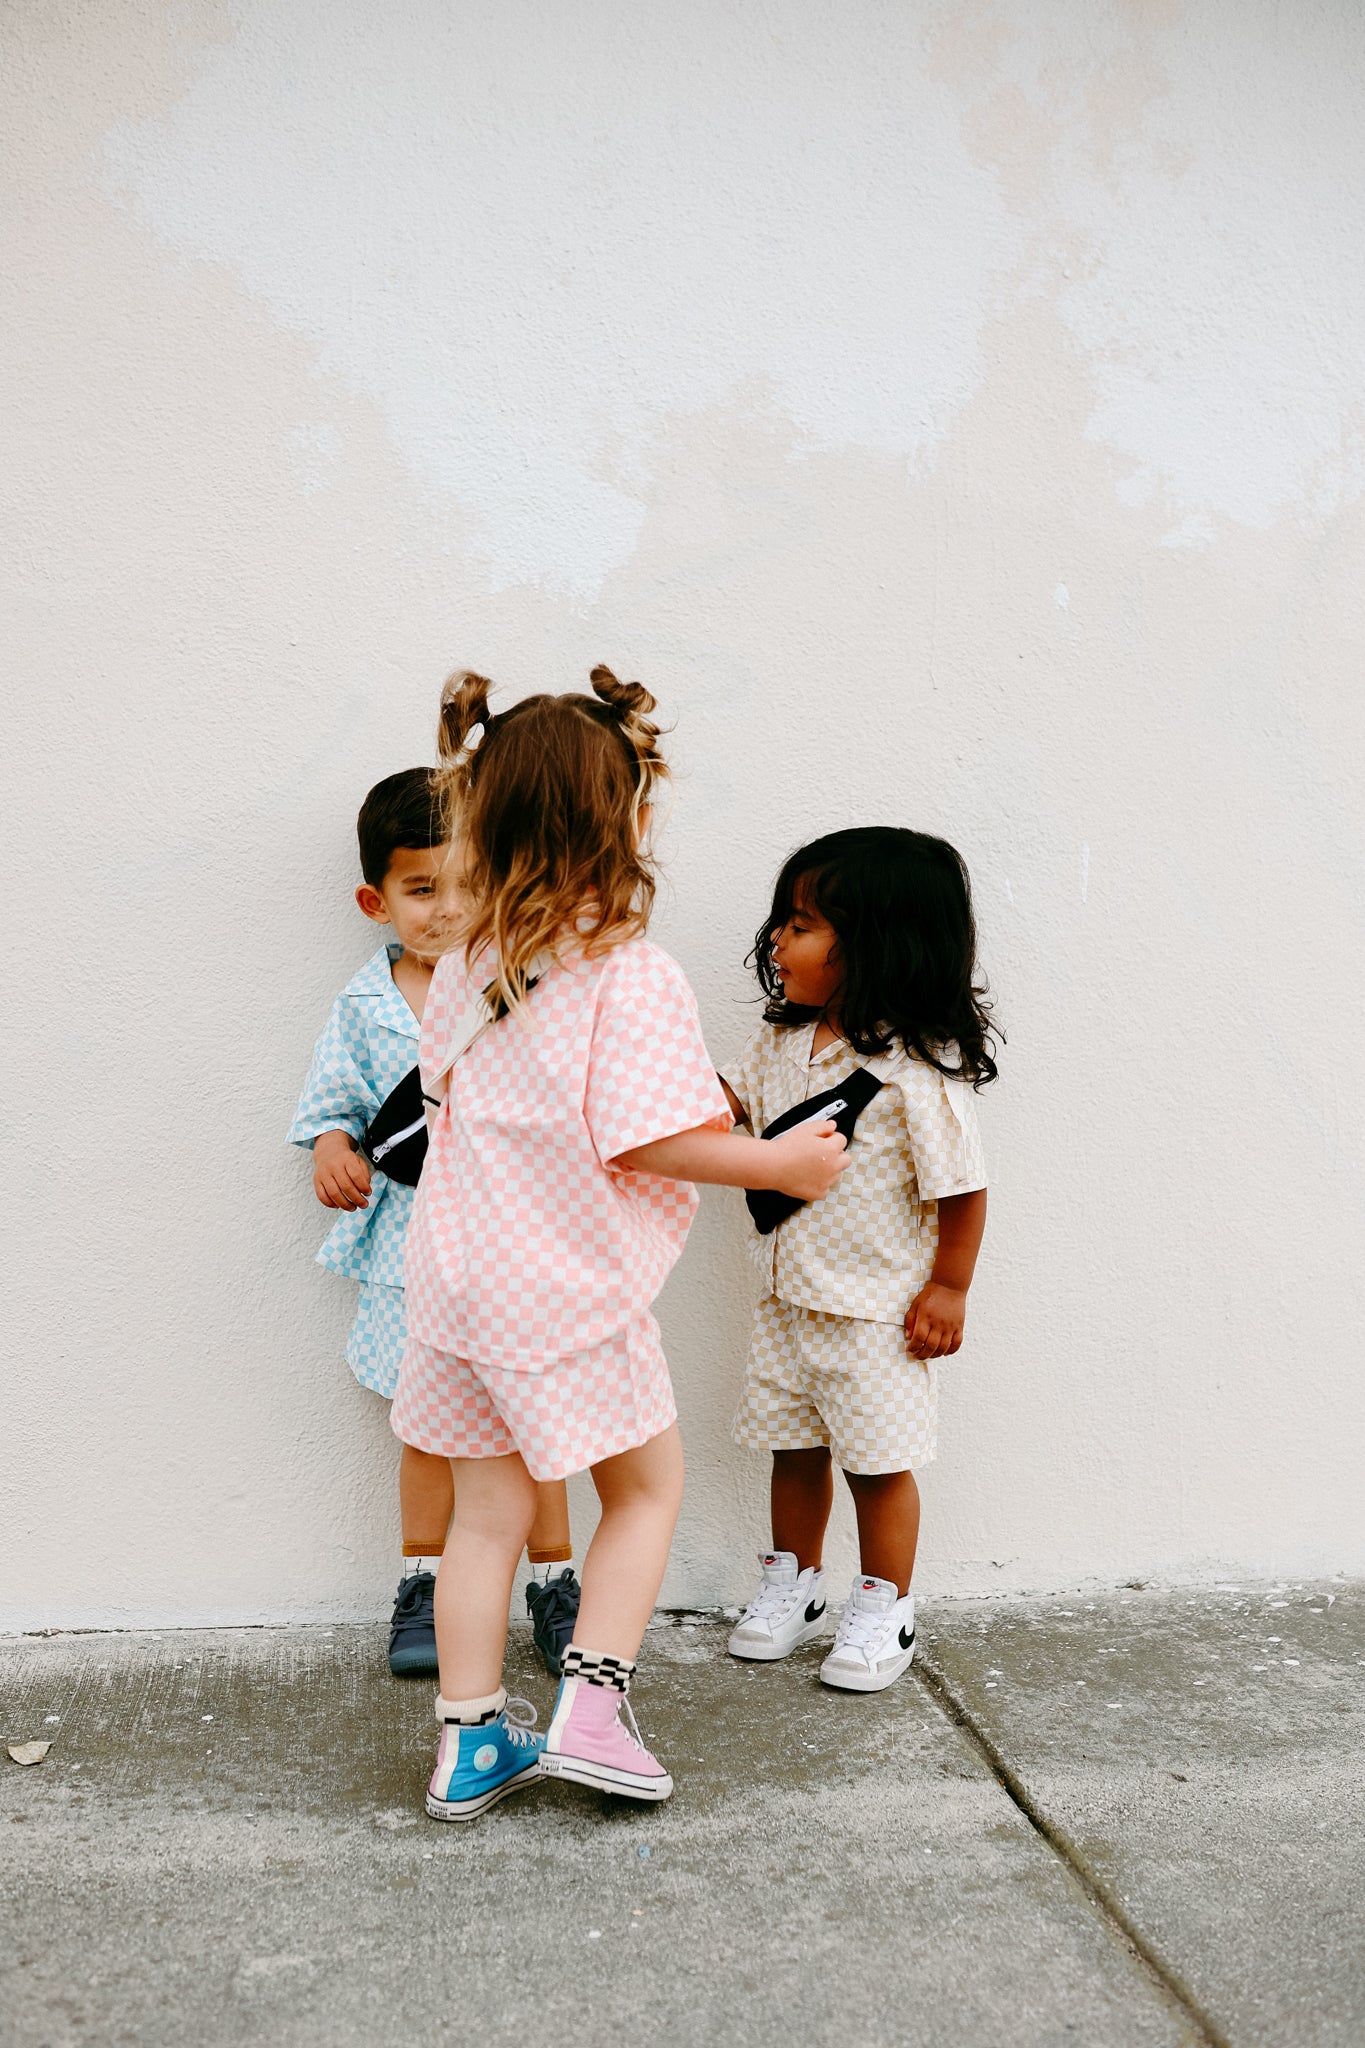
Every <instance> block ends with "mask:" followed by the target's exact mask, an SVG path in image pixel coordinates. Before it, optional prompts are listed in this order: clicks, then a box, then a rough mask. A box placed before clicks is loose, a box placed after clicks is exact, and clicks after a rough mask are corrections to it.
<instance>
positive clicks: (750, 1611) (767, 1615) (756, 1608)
mask: <svg viewBox="0 0 1365 2048" xmlns="http://www.w3.org/2000/svg"><path fill="white" fill-rule="evenodd" d="M800 1594H801V1588H800V1587H799V1586H776V1585H773V1584H772V1583H771V1582H770V1581H769V1580H767V1579H765V1580H764V1582H763V1584H762V1585H761V1586H760V1587H759V1589H758V1592H757V1593H756V1594H755V1596H754V1598H753V1599H752V1600H751V1601H750V1602H749V1604H748V1606H747V1607H746V1608H745V1610H744V1612H743V1614H741V1616H740V1617H739V1625H740V1627H741V1628H743V1626H744V1624H745V1622H746V1621H781V1619H782V1617H783V1615H784V1614H786V1613H787V1612H788V1611H789V1609H791V1608H792V1607H794V1606H795V1604H796V1602H797V1600H798V1599H799V1598H800Z"/></svg>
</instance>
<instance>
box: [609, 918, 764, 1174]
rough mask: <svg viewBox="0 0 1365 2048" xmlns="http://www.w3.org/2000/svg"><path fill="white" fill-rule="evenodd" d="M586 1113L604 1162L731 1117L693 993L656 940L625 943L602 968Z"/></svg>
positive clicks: (723, 1125) (720, 1126)
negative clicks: (703, 1032)
mask: <svg viewBox="0 0 1365 2048" xmlns="http://www.w3.org/2000/svg"><path fill="white" fill-rule="evenodd" d="M583 1113H584V1115H585V1117H586V1119H587V1124H588V1130H589V1132H590V1134H591V1137H592V1141H593V1144H594V1146H595V1147H596V1150H597V1156H598V1158H599V1159H601V1160H602V1162H603V1164H604V1165H605V1164H607V1163H609V1162H610V1161H611V1160H613V1159H619V1158H620V1156H621V1154H622V1153H623V1152H633V1151H634V1150H635V1148H636V1146H637V1145H649V1144H652V1143H653V1142H654V1141H655V1140H656V1139H658V1138H671V1137H674V1136H676V1134H677V1133H678V1132H679V1131H693V1130H697V1129H698V1128H700V1127H701V1126H702V1125H704V1124H709V1125H711V1126H713V1127H714V1128H715V1129H717V1130H722V1131H728V1130H729V1128H730V1126H731V1123H732V1122H733V1118H732V1117H731V1114H730V1106H729V1104H728V1103H727V1102H726V1100H725V1091H724V1089H723V1088H722V1087H721V1085H720V1082H719V1080H718V1079H717V1076H716V1070H715V1067H714V1066H713V1064H712V1062H711V1057H710V1055H709V1053H708V1052H707V1050H706V1041H705V1039H704V1038H703V1037H702V1034H701V1019H700V1017H699V1016H698V1014H697V1000H696V997H695V996H694V995H693V993H692V990H691V988H690V987H689V986H688V981H687V977H686V975H685V974H684V973H683V971H682V969H681V967H679V966H678V964H677V962H676V961H675V960H671V959H670V958H669V956H668V955H667V953H663V952H661V951H660V950H659V948H658V947H657V946H651V945H649V944H647V943H631V944H627V945H625V946H621V947H619V948H618V949H617V951H616V952H615V953H614V954H613V955H612V956H611V957H610V958H609V959H608V961H607V964H606V966H605V968H604V970H603V973H602V979H601V982H600V984H599V986H598V1000H597V1011H596V1015H595V1017H594V1019H593V1032H592V1045H591V1049H590V1051H589V1055H588V1078H587V1089H586V1093H585V1097H584V1104H583Z"/></svg>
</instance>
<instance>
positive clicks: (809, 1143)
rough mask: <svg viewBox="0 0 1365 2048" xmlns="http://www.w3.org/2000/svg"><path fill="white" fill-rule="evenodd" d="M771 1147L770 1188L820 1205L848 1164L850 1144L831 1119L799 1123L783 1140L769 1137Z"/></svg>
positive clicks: (783, 1136)
mask: <svg viewBox="0 0 1365 2048" xmlns="http://www.w3.org/2000/svg"><path fill="white" fill-rule="evenodd" d="M767 1145H768V1149H769V1150H770V1151H771V1152H772V1154H773V1178H772V1179H771V1180H770V1181H769V1183H768V1185H769V1187H772V1188H776V1190H777V1192H778V1193H779V1194H780V1195H795V1196H797V1197H798V1198H799V1200H801V1201H803V1202H818V1201H819V1199H820V1197H821V1195H823V1194H827V1193H828V1191H829V1190H830V1188H832V1187H833V1186H834V1183H835V1181H836V1180H838V1178H839V1175H840V1174H841V1173H842V1172H843V1170H844V1168H845V1167H846V1166H847V1165H848V1141H847V1139H846V1138H845V1137H844V1134H843V1132H842V1131H839V1130H836V1129H835V1127H834V1125H833V1124H832V1123H831V1122H830V1121H829V1119H828V1117H821V1118H820V1119H819V1121H818V1122H814V1123H808V1124H798V1125H797V1127H796V1129H795V1130H794V1131H787V1132H784V1134H783V1135H782V1137H780V1138H769V1139H768V1141H767ZM779 1176H780V1178H779Z"/></svg>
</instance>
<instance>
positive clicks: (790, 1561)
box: [727, 1550, 825, 1664]
mask: <svg viewBox="0 0 1365 2048" xmlns="http://www.w3.org/2000/svg"><path fill="white" fill-rule="evenodd" d="M761 1562H762V1565H763V1584H762V1585H761V1586H760V1587H759V1589H758V1591H757V1593H755V1595H754V1597H753V1599H752V1600H751V1601H750V1602H749V1604H748V1606H747V1607H746V1608H745V1610H744V1612H743V1614H741V1616H740V1617H739V1620H738V1621H737V1622H736V1623H735V1626H734V1628H733V1630H732V1631H731V1634H730V1641H729V1643H728V1645H727V1648H728V1649H729V1652H730V1655H731V1656H732V1657H747V1658H749V1659H750V1660H751V1661H752V1662H754V1663H756V1664H775V1663H776V1662H777V1660H778V1658H779V1657H790V1655H791V1653H792V1651H793V1650H794V1649H796V1647H797V1645H798V1644H800V1643H808V1642H809V1641H810V1640H811V1638H812V1636H818V1635H819V1634H820V1633H821V1631H822V1629H823V1628H824V1625H825V1575H824V1573H823V1572H822V1571H821V1570H819V1568H818V1567H817V1566H815V1565H811V1564H808V1565H807V1566H806V1569H805V1570H804V1571H803V1572H799V1571H798V1570H797V1569H796V1554H795V1552H794V1551H791V1550H769V1551H767V1552H765V1554H764V1556H763V1557H762V1559H761Z"/></svg>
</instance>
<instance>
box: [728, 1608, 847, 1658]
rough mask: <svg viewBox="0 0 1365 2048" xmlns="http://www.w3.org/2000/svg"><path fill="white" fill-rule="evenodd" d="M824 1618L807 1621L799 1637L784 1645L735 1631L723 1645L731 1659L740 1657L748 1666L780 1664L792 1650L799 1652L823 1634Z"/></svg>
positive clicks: (818, 1616)
mask: <svg viewBox="0 0 1365 2048" xmlns="http://www.w3.org/2000/svg"><path fill="white" fill-rule="evenodd" d="M825 1619H826V1618H825V1616H824V1615H823V1614H819V1615H817V1616H816V1618H815V1620H814V1621H808V1622H807V1623H806V1625H805V1626H804V1628H803V1629H802V1630H801V1633H800V1635H799V1636H793V1637H792V1639H791V1641H790V1642H789V1643H787V1644H785V1645H783V1644H782V1643H775V1642H774V1641H773V1640H772V1638H771V1636H770V1637H769V1638H768V1640H767V1641H766V1642H765V1641H764V1640H763V1638H762V1636H743V1635H741V1634H740V1632H739V1630H738V1629H736V1630H735V1632H734V1634H733V1635H732V1636H731V1638H730V1640H729V1642H728V1643H727V1644H726V1645H725V1647H726V1649H727V1650H728V1651H729V1653H730V1655H731V1656H732V1657H742V1658H743V1659H744V1660H745V1662H746V1663H748V1664H780V1663H781V1661H782V1659H783V1658H784V1657H790V1655H791V1653H792V1651H793V1650H799V1649H800V1648H801V1645H802V1644H803V1643H813V1642H814V1641H815V1639H816V1637H817V1636H822V1635H823V1634H824V1633H825Z"/></svg>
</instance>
